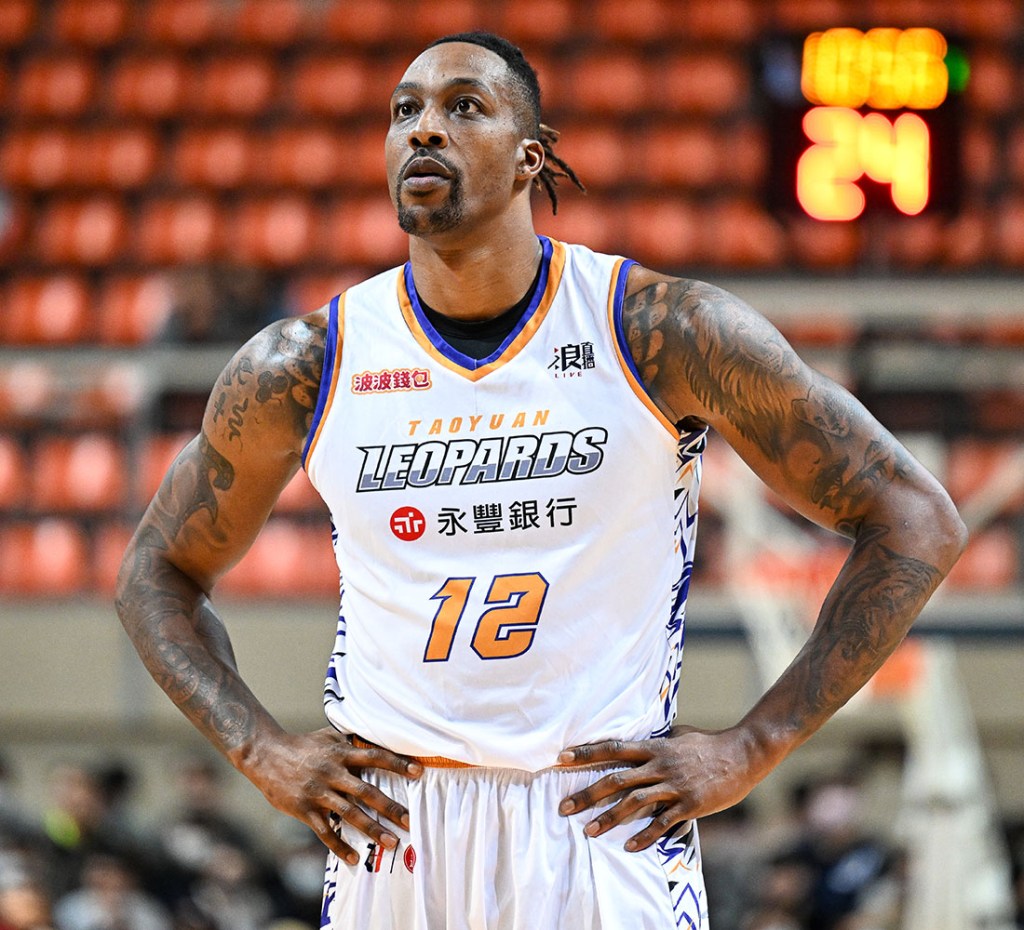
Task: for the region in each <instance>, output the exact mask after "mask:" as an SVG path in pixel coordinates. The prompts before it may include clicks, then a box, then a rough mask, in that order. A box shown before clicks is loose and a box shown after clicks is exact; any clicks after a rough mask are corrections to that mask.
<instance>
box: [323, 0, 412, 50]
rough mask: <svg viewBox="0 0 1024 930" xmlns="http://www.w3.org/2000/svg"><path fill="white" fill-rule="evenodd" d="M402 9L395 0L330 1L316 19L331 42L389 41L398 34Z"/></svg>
mask: <svg viewBox="0 0 1024 930" xmlns="http://www.w3.org/2000/svg"><path fill="white" fill-rule="evenodd" d="M404 13H405V11H404V10H400V8H399V7H398V5H397V4H396V3H395V2H394V0H346V2H345V3H332V4H331V5H330V6H329V7H328V9H327V12H326V13H325V14H324V17H323V19H322V20H321V22H320V23H319V27H320V28H319V32H320V33H321V34H322V35H323V37H324V38H325V39H328V40H329V41H331V42H342V43H346V44H348V43H351V44H352V45H388V44H390V43H392V42H394V40H395V37H396V35H398V34H399V32H400V30H401V28H402V18H403V16H404Z"/></svg>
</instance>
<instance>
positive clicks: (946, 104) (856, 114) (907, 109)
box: [759, 27, 968, 222]
mask: <svg viewBox="0 0 1024 930" xmlns="http://www.w3.org/2000/svg"><path fill="white" fill-rule="evenodd" d="M759 64H760V67H759V80H760V85H761V90H762V94H763V99H764V100H765V101H766V104H767V114H766V116H767V120H768V126H769V136H770V140H771V159H770V161H771V170H770V172H769V177H770V189H769V190H768V192H767V193H768V202H769V205H770V206H771V207H772V208H774V209H775V210H777V211H781V212H789V213H792V212H799V213H803V214H806V215H807V216H810V217H813V218H814V219H818V220H824V221H830V222H844V221H851V220H857V219H858V218H860V217H861V216H862V215H864V214H865V213H868V214H870V213H871V212H873V211H884V212H888V213H890V214H892V213H895V214H903V215H906V216H916V215H918V214H920V213H924V212H926V211H928V212H936V211H941V212H944V213H953V212H955V211H956V210H957V207H958V204H959V194H960V187H961V185H960V172H961V160H960V147H959V125H960V111H961V99H960V95H961V94H962V92H963V90H964V87H965V86H966V83H967V78H968V65H967V59H966V56H965V55H964V54H963V52H962V51H961V50H960V49H959V48H958V47H956V46H951V45H950V43H949V42H948V41H947V39H946V37H945V36H943V35H942V34H941V33H940V32H938V31H937V30H935V29H931V28H927V27H921V28H910V29H896V28H887V27H879V28H874V29H868V30H866V31H861V30H860V29H854V28H847V27H842V28H834V29H827V30H824V31H821V32H814V33H811V34H810V35H807V36H804V37H785V38H777V39H772V40H769V41H767V42H765V43H764V44H763V45H762V46H761V49H760V63H759Z"/></svg>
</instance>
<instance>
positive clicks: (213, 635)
mask: <svg viewBox="0 0 1024 930" xmlns="http://www.w3.org/2000/svg"><path fill="white" fill-rule="evenodd" d="M324 342H325V330H324V328H323V327H322V326H317V325H315V324H313V323H312V322H310V321H309V320H304V321H298V320H289V321H285V322H284V323H281V324H277V325H275V326H273V327H270V328H268V329H267V330H265V331H264V333H262V334H261V335H260V336H257V337H256V339H254V340H253V341H252V342H251V343H250V344H249V345H248V346H247V347H246V349H244V350H243V351H242V352H241V353H239V355H238V356H236V358H235V359H234V360H233V361H232V362H231V363H230V364H229V365H228V367H227V368H226V369H225V370H224V373H223V375H222V376H221V379H220V383H219V385H218V388H217V390H216V393H215V396H216V399H215V400H212V402H211V405H210V413H209V416H210V420H211V421H212V423H213V424H214V425H215V426H216V427H217V432H216V435H213V439H214V440H215V441H218V442H219V443H220V444H221V445H222V447H223V444H224V443H225V442H226V443H233V441H234V440H236V439H237V440H238V445H237V447H236V448H237V449H239V450H240V449H241V448H242V447H243V446H242V444H243V436H244V435H245V431H246V429H247V421H248V420H249V419H252V424H248V425H251V426H254V427H255V426H257V425H259V424H260V423H264V420H265V421H266V422H265V423H264V425H265V426H266V427H267V428H268V429H270V430H278V429H283V430H285V432H286V436H287V442H288V444H289V445H290V446H298V445H299V443H300V442H301V441H302V440H304V439H305V435H306V432H307V431H308V429H309V426H310V425H311V422H312V417H313V411H314V409H315V406H316V399H317V393H318V390H319V384H320V374H321V369H322V367H323V357H324ZM271 406H273V408H274V409H273V410H270V409H269V408H270V407H271ZM282 414H283V416H282ZM257 441H258V440H257ZM235 480H236V465H235V463H234V462H232V461H231V460H230V459H229V458H228V457H227V456H226V455H225V454H224V451H222V450H218V449H217V448H215V447H214V445H213V444H212V443H211V441H210V438H208V437H207V435H206V433H205V432H203V433H200V435H199V436H198V437H196V439H194V440H193V441H192V443H190V444H189V446H187V447H186V448H185V450H183V452H182V453H181V454H180V455H179V456H178V458H177V459H176V461H175V462H174V464H173V465H172V467H171V469H170V471H169V472H168V474H167V477H166V478H165V479H164V481H163V483H162V485H161V487H160V490H159V491H158V492H157V495H156V497H155V498H154V500H153V502H152V504H151V506H150V509H149V511H148V512H147V515H146V517H144V519H143V523H142V525H141V526H140V529H139V532H138V533H137V534H136V537H135V539H134V540H133V542H132V544H131V546H130V547H129V550H128V553H127V554H126V558H125V562H124V564H123V566H122V569H121V577H120V578H119V579H118V592H117V602H116V603H117V611H118V614H119V615H120V617H121V622H122V623H123V624H124V627H125V629H126V631H127V632H128V634H129V636H130V637H131V639H132V641H133V642H134V644H135V647H136V649H137V650H138V652H139V655H140V656H141V658H142V660H143V662H144V663H145V665H146V667H147V669H148V670H149V672H150V674H151V675H152V676H153V678H154V679H155V681H156V682H157V684H159V685H160V687H161V688H162V689H163V690H164V691H165V692H166V693H167V694H168V696H169V697H170V698H171V699H172V700H173V701H174V702H175V704H177V705H178V707H179V708H180V709H181V710H182V711H183V712H184V713H185V715H186V716H187V717H188V718H189V719H190V720H191V721H192V723H193V724H194V725H195V726H196V727H197V728H198V729H199V730H200V731H201V732H203V733H204V734H205V735H206V736H207V738H209V739H210V740H211V741H212V742H213V743H214V744H215V745H217V746H218V747H220V749H221V750H222V751H224V752H226V753H230V752H231V751H232V750H234V749H237V748H239V747H242V746H244V745H246V744H247V743H249V742H250V741H251V740H252V738H253V736H254V735H255V734H256V732H257V731H258V729H259V727H260V726H261V725H265V724H266V723H267V720H268V717H267V715H266V712H265V711H264V710H263V708H262V707H261V706H260V704H259V703H258V701H257V700H256V698H255V697H254V696H253V695H252V693H251V691H250V690H249V688H248V687H247V686H246V684H245V683H244V681H242V679H241V677H240V676H239V674H238V670H237V667H236V662H235V656H234V652H233V651H232V648H231V642H230V639H229V638H228V635H227V632H226V630H225V628H224V625H223V623H222V622H221V620H220V618H219V617H218V616H217V613H216V611H215V610H214V608H213V605H212V604H211V603H210V601H209V598H208V597H207V594H206V592H205V591H203V590H202V588H201V587H200V585H199V584H198V583H197V582H196V581H195V580H194V579H193V578H191V577H190V576H189V575H187V574H186V573H185V572H184V571H182V570H180V569H179V568H178V567H177V566H176V565H175V564H174V563H173V562H172V560H171V558H170V553H171V552H172V551H174V552H188V551H189V548H190V546H192V545H193V544H195V545H197V546H201V547H203V549H205V550H206V551H211V550H213V551H217V550H222V551H227V552H230V551H232V539H233V536H232V529H231V526H230V522H231V521H230V520H229V519H227V518H226V517H225V516H224V515H223V514H222V513H221V506H220V504H221V497H222V496H223V495H224V494H226V493H227V492H230V491H231V489H232V488H233V487H234V486H235ZM236 548H237V546H236ZM203 549H200V550H199V551H203Z"/></svg>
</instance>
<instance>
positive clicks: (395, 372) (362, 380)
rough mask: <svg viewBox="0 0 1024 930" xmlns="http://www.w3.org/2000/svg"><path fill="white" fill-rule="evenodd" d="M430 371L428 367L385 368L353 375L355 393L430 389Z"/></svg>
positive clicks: (388, 392) (386, 392)
mask: <svg viewBox="0 0 1024 930" xmlns="http://www.w3.org/2000/svg"><path fill="white" fill-rule="evenodd" d="M430 388H431V381H430V372H429V371H428V370H427V369H426V368H383V369H381V370H380V371H361V372H360V373H359V374H357V375H352V393H353V394H391V393H393V392H395V391H428V390H430Z"/></svg>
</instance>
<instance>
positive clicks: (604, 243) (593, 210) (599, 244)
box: [536, 184, 624, 252]
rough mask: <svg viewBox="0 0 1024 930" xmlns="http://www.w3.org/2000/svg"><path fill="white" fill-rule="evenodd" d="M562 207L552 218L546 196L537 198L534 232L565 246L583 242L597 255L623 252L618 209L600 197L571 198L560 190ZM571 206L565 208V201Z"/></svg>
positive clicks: (622, 232) (571, 194)
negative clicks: (549, 237)
mask: <svg viewBox="0 0 1024 930" xmlns="http://www.w3.org/2000/svg"><path fill="white" fill-rule="evenodd" d="M561 190H562V195H563V196H562V198H561V200H560V201H559V202H560V203H561V205H562V206H561V207H560V208H559V210H558V213H557V215H555V216H552V215H551V211H550V209H549V207H548V206H547V195H546V194H543V195H537V214H536V217H537V228H538V230H540V231H541V232H543V233H544V234H545V235H550V236H554V238H556V239H560V240H562V241H565V242H585V243H586V244H587V245H588V246H589V247H590V248H592V249H595V250H597V251H599V252H617V251H621V250H622V246H621V242H622V240H623V236H624V230H623V224H622V220H621V218H620V211H619V209H618V208H617V207H616V206H614V205H612V204H611V203H609V202H608V201H606V200H602V199H600V198H599V197H594V196H588V197H579V196H576V197H574V195H573V193H566V188H565V185H564V184H563V185H562V187H561ZM570 198H571V199H572V203H569V204H566V202H565V201H566V200H567V199H570Z"/></svg>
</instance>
